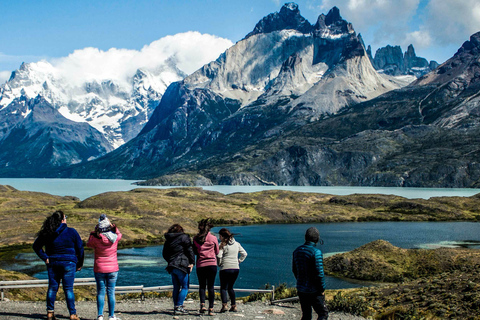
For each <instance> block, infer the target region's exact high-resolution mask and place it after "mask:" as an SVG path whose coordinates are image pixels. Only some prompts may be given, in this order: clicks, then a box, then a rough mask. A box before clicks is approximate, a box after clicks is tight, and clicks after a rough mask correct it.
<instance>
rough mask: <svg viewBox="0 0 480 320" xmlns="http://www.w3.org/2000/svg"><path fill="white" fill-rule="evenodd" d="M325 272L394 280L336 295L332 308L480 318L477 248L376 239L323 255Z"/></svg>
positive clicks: (376, 314)
mask: <svg viewBox="0 0 480 320" xmlns="http://www.w3.org/2000/svg"><path fill="white" fill-rule="evenodd" d="M325 267H326V269H327V270H328V273H329V274H334V275H336V276H343V277H347V278H351V279H362V280H376V281H388V282H396V284H389V285H382V286H379V287H370V288H362V289H354V290H346V291H343V292H341V293H340V294H339V295H337V296H336V297H335V298H334V299H333V302H331V303H332V306H333V308H334V309H340V310H348V308H352V307H354V308H355V310H354V311H355V312H356V313H357V314H363V315H364V316H373V318H374V319H480V317H479V314H478V310H479V308H480V272H479V271H480V250H475V249H457V248H455V249H453V248H441V249H435V250H423V249H401V248H398V247H395V246H393V245H391V244H390V243H388V242H386V241H382V240H377V241H374V242H372V243H369V244H366V245H364V246H362V247H360V248H357V249H355V250H353V251H351V252H347V253H343V254H338V255H335V256H333V257H329V258H327V259H325Z"/></svg>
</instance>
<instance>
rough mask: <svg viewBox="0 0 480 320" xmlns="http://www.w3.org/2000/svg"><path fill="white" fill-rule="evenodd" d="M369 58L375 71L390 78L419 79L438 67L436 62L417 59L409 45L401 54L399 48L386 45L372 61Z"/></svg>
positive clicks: (376, 53)
mask: <svg viewBox="0 0 480 320" xmlns="http://www.w3.org/2000/svg"><path fill="white" fill-rule="evenodd" d="M369 57H370V59H371V62H372V65H373V66H374V67H375V69H377V70H378V71H380V72H382V73H385V74H388V75H392V76H401V75H412V76H415V77H416V78H419V77H421V76H423V75H424V74H426V73H428V72H430V71H432V70H434V69H435V68H436V67H438V63H437V62H436V61H433V60H432V61H430V62H428V60H427V59H425V58H421V57H417V55H416V53H415V49H414V47H413V45H411V44H410V45H409V46H408V48H407V51H406V52H405V53H402V48H401V47H400V46H391V45H387V46H386V47H382V48H378V49H377V51H376V52H375V57H374V58H373V59H372V58H371V55H370V56H369Z"/></svg>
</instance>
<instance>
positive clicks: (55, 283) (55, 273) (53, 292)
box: [47, 263, 62, 317]
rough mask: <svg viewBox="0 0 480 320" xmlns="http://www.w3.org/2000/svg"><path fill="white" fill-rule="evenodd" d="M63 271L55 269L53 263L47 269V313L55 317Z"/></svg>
mask: <svg viewBox="0 0 480 320" xmlns="http://www.w3.org/2000/svg"><path fill="white" fill-rule="evenodd" d="M60 271H61V270H58V268H56V267H54V266H53V265H52V263H50V265H49V266H48V267H47V272H48V290H47V313H49V314H51V317H53V311H54V310H55V300H56V298H57V292H58V287H59V283H60V280H61V279H62V277H61V273H60Z"/></svg>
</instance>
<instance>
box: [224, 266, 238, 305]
mask: <svg viewBox="0 0 480 320" xmlns="http://www.w3.org/2000/svg"><path fill="white" fill-rule="evenodd" d="M226 271H227V272H228V285H227V286H228V296H229V297H230V303H231V305H232V307H233V306H235V305H236V301H235V290H233V286H234V284H235V281H237V278H238V274H239V271H240V270H238V269H230V270H226Z"/></svg>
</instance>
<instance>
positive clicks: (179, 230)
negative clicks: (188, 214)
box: [167, 223, 183, 233]
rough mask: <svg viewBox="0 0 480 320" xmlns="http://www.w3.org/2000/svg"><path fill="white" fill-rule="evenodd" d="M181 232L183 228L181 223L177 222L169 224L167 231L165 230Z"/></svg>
mask: <svg viewBox="0 0 480 320" xmlns="http://www.w3.org/2000/svg"><path fill="white" fill-rule="evenodd" d="M181 232H183V228H182V226H181V225H179V224H177V223H176V224H174V225H173V226H171V227H170V228H168V231H167V233H181Z"/></svg>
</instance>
